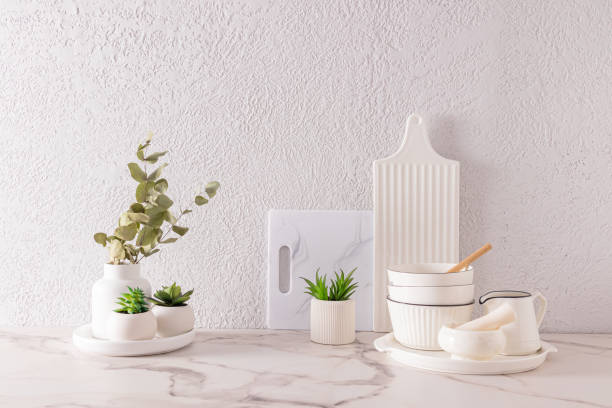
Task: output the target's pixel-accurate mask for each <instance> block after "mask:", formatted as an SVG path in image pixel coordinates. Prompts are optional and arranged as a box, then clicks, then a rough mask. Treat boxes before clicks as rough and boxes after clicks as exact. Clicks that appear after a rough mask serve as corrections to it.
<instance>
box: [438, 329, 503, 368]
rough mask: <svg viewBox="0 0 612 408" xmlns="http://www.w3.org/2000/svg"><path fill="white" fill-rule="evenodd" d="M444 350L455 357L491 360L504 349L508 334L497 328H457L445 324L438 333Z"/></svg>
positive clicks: (439, 341)
mask: <svg viewBox="0 0 612 408" xmlns="http://www.w3.org/2000/svg"><path fill="white" fill-rule="evenodd" d="M438 343H439V344H440V347H442V350H444V351H446V352H448V353H450V354H451V356H452V358H455V359H469V360H481V361H485V360H490V359H492V358H493V357H495V355H497V354H499V353H501V352H502V351H504V347H505V346H506V336H505V335H504V333H503V332H502V331H501V329H497V330H457V329H455V328H454V327H449V326H444V327H442V328H441V329H440V332H439V333H438Z"/></svg>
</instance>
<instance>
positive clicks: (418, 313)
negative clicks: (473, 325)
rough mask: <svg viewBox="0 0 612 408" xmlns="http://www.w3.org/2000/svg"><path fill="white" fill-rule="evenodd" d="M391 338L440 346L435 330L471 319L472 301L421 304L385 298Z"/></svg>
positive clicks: (428, 346) (421, 345) (409, 343)
mask: <svg viewBox="0 0 612 408" xmlns="http://www.w3.org/2000/svg"><path fill="white" fill-rule="evenodd" d="M387 306H388V307H389V315H390V316H391V325H392V326H393V335H394V336H395V339H396V340H397V341H398V342H399V343H400V344H401V345H403V346H406V347H410V348H414V349H419V350H441V348H440V345H439V344H438V332H439V331H440V328H441V327H442V326H444V325H453V324H456V325H459V324H463V323H465V322H468V321H470V320H471V319H472V310H473V309H474V301H473V300H472V302H471V303H469V304H467V305H459V306H423V305H411V304H408V303H400V302H395V301H393V300H391V299H389V298H387Z"/></svg>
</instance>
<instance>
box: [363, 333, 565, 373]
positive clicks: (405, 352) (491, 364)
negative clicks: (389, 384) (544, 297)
mask: <svg viewBox="0 0 612 408" xmlns="http://www.w3.org/2000/svg"><path fill="white" fill-rule="evenodd" d="M374 347H375V348H376V350H378V351H382V352H385V353H388V354H389V356H390V357H391V358H392V359H394V360H396V361H399V362H400V363H402V364H406V365H408V366H411V367H415V368H421V369H423V370H430V371H438V372H442V373H452V374H484V375H492V374H513V373H522V372H523V371H529V370H533V369H535V368H537V367H539V366H540V365H541V364H542V363H543V362H544V360H546V356H547V355H548V353H551V352H556V351H557V348H556V347H555V346H553V345H552V344H549V343H546V342H544V341H543V342H542V348H541V349H540V350H538V352H537V353H534V354H530V355H527V356H501V355H500V356H495V357H493V359H491V360H488V361H476V360H457V359H453V358H451V355H450V354H449V353H447V352H445V351H423V350H413V349H409V348H407V347H404V346H402V345H401V344H399V343H398V342H397V341H396V340H395V337H394V336H393V333H388V334H385V335H384V336H382V337H379V338H377V339H376V340H374Z"/></svg>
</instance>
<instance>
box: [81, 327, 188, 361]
mask: <svg viewBox="0 0 612 408" xmlns="http://www.w3.org/2000/svg"><path fill="white" fill-rule="evenodd" d="M194 338H195V330H191V331H188V332H187V333H183V334H179V335H178V336H173V337H155V338H154V339H152V340H134V341H110V340H104V339H99V338H96V337H94V336H93V334H92V331H91V325H90V324H86V325H83V326H80V327H77V328H76V329H74V331H73V332H72V342H73V343H74V345H75V346H76V347H77V348H78V349H79V350H81V351H85V352H87V353H95V354H102V355H105V356H120V357H123V356H147V355H152V354H161V353H168V352H170V351H174V350H178V349H180V348H183V347H185V346H187V345H188V344H191V342H193V339H194Z"/></svg>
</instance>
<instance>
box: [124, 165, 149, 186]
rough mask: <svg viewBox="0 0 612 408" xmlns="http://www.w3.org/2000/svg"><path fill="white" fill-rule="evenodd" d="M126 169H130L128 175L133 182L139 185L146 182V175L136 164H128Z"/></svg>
mask: <svg viewBox="0 0 612 408" xmlns="http://www.w3.org/2000/svg"><path fill="white" fill-rule="evenodd" d="M128 168H129V169H130V175H131V176H132V178H133V179H134V180H136V181H138V182H139V183H141V182H143V181H146V179H147V173H145V172H144V171H143V170H142V169H141V168H140V166H139V165H138V163H128Z"/></svg>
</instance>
